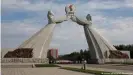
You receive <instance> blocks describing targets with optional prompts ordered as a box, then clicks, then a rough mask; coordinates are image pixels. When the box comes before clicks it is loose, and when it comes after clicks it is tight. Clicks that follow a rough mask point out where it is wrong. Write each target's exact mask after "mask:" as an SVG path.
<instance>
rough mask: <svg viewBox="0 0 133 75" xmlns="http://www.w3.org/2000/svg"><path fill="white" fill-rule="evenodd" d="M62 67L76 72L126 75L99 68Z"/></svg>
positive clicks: (99, 74) (96, 74)
mask: <svg viewBox="0 0 133 75" xmlns="http://www.w3.org/2000/svg"><path fill="white" fill-rule="evenodd" d="M61 69H65V70H71V71H76V72H83V73H90V74H95V75H125V74H116V73H112V72H105V71H98V70H83V69H79V68H72V67H61Z"/></svg>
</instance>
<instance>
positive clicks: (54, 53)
mask: <svg viewBox="0 0 133 75" xmlns="http://www.w3.org/2000/svg"><path fill="white" fill-rule="evenodd" d="M47 55H48V56H52V57H53V58H54V59H57V58H58V49H49V50H48V54H47Z"/></svg>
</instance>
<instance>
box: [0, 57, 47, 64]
mask: <svg viewBox="0 0 133 75" xmlns="http://www.w3.org/2000/svg"><path fill="white" fill-rule="evenodd" d="M1 63H43V64H48V63H49V59H48V58H2V59H1Z"/></svg>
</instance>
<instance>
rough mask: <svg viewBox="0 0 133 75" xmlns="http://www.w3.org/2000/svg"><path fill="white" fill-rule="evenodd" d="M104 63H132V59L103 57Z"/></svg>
mask: <svg viewBox="0 0 133 75" xmlns="http://www.w3.org/2000/svg"><path fill="white" fill-rule="evenodd" d="M104 61H105V63H125V64H126V63H127V64H128V63H129V64H133V59H104Z"/></svg>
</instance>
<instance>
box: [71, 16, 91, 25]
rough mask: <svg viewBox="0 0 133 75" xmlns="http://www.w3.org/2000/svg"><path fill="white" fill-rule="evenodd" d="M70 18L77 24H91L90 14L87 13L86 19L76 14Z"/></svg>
mask: <svg viewBox="0 0 133 75" xmlns="http://www.w3.org/2000/svg"><path fill="white" fill-rule="evenodd" d="M71 20H72V21H74V22H76V23H77V24H79V25H83V26H84V25H91V16H90V14H88V15H87V16H86V20H84V19H81V18H79V17H77V16H73V17H71Z"/></svg>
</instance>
